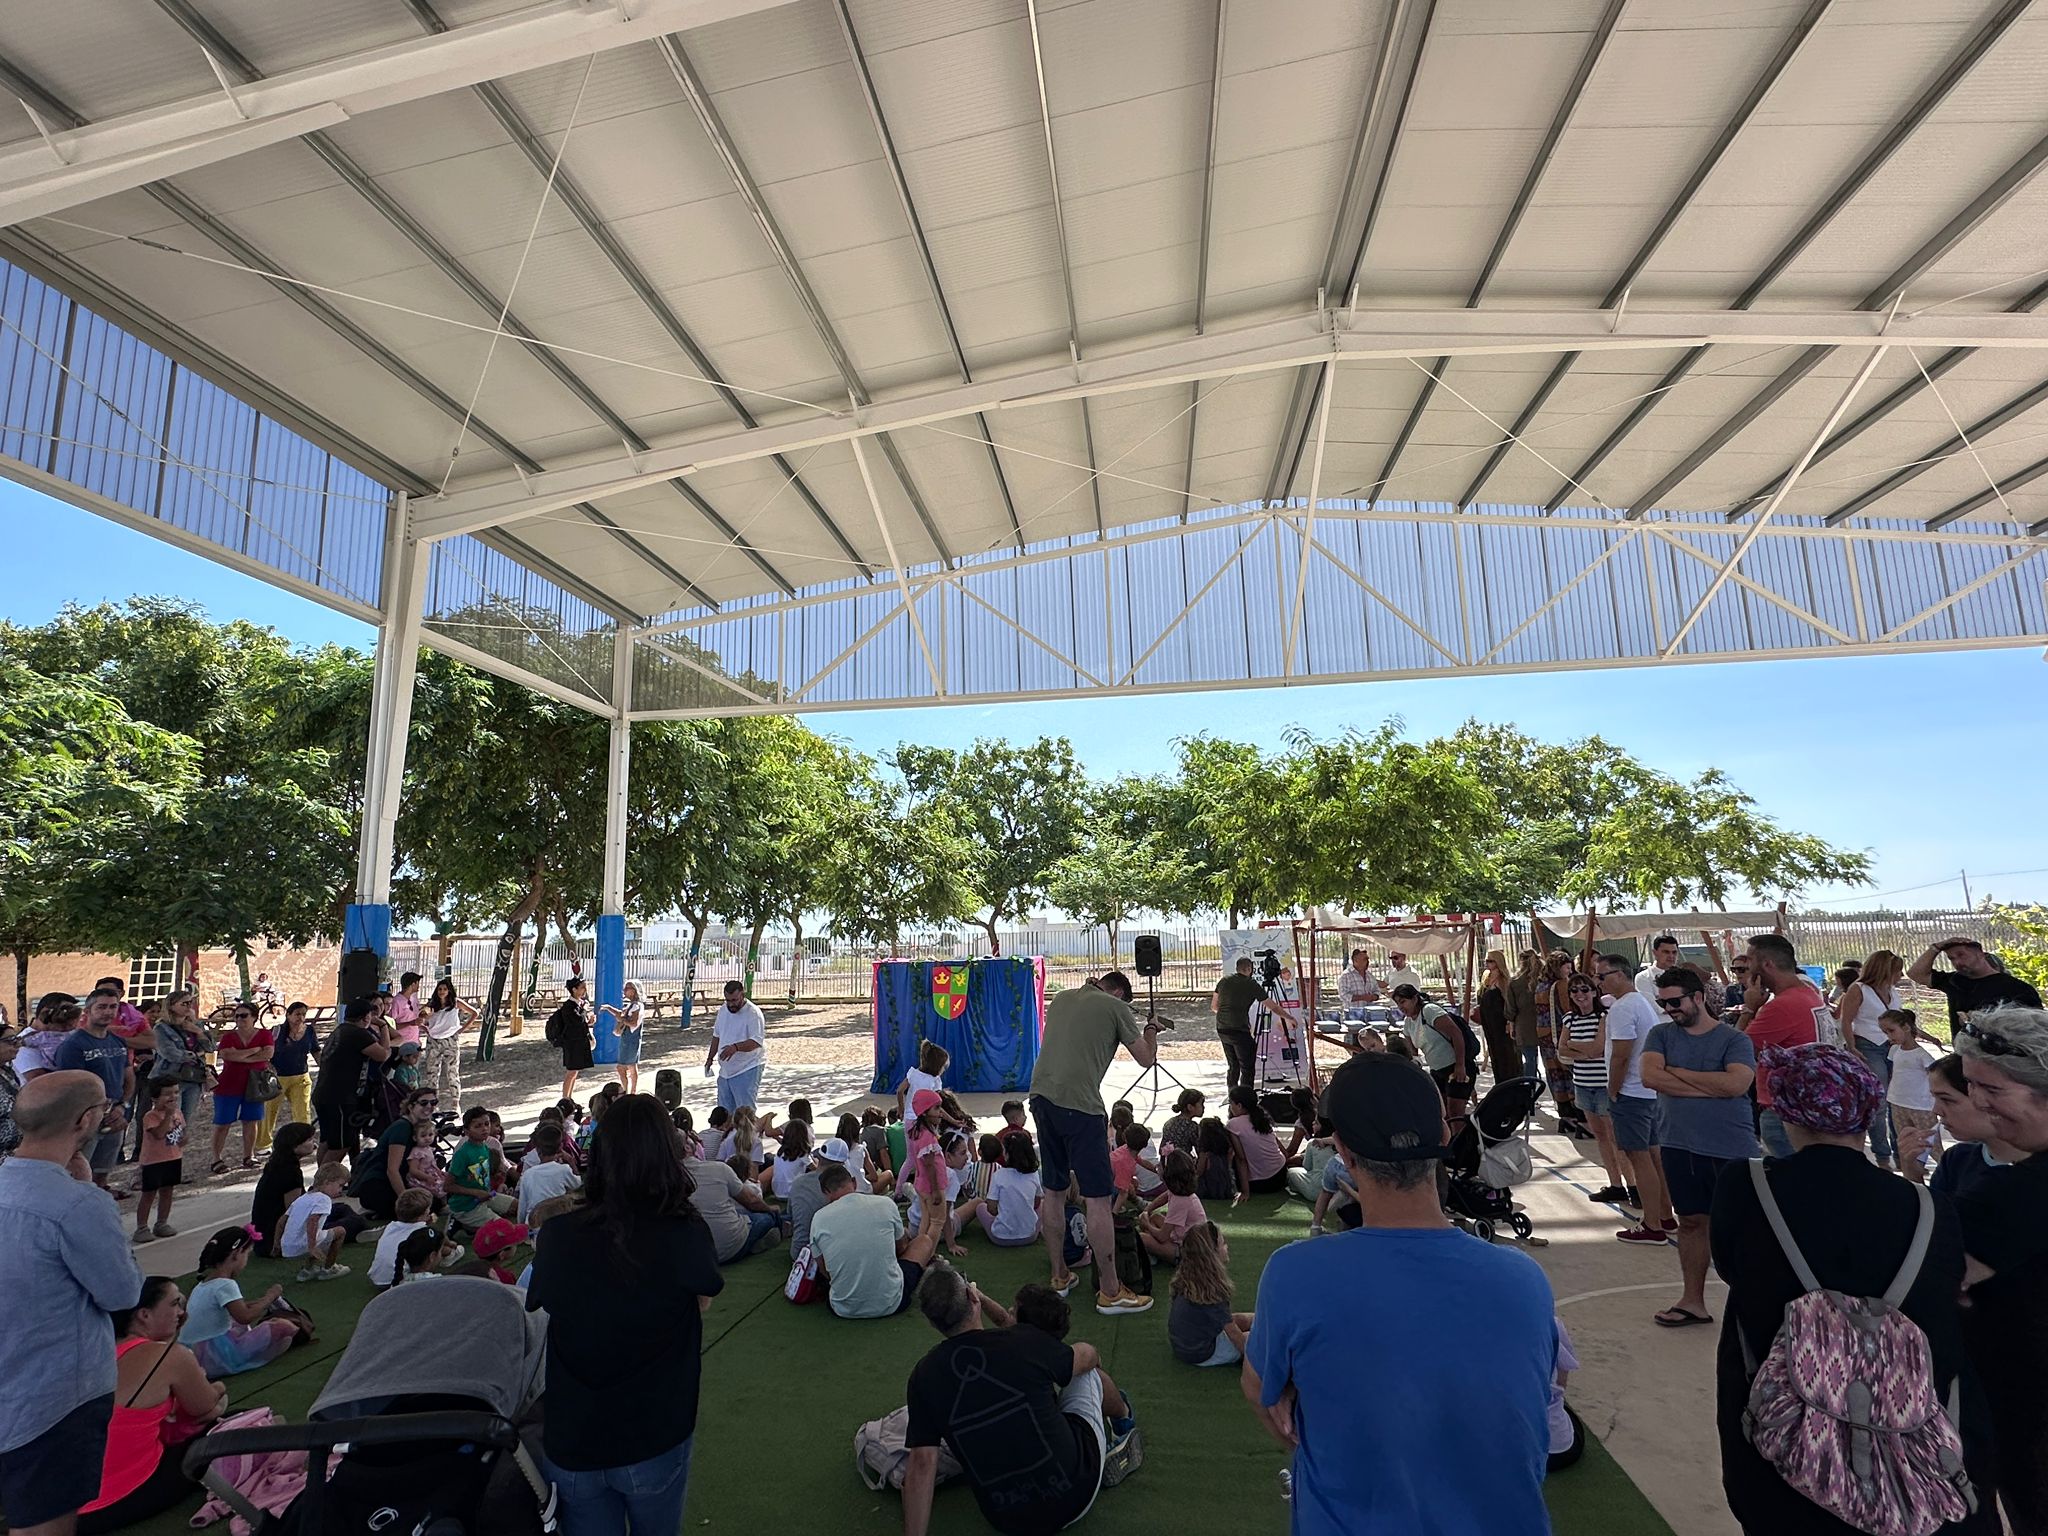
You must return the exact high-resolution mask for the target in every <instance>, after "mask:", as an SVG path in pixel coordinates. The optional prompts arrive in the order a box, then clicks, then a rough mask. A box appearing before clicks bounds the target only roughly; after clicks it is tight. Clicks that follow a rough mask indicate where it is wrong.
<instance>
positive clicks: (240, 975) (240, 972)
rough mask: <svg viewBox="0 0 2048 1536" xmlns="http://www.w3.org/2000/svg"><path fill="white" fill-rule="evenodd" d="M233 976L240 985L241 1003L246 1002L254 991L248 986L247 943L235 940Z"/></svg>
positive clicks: (242, 940)
mask: <svg viewBox="0 0 2048 1536" xmlns="http://www.w3.org/2000/svg"><path fill="white" fill-rule="evenodd" d="M234 952H235V976H236V979H237V980H239V981H240V982H241V983H242V1001H243V1002H245V1003H246V1002H248V1001H249V1000H250V999H251V998H252V997H254V996H255V995H256V994H255V991H254V990H253V989H252V988H251V987H250V985H249V941H248V940H247V939H237V940H235V942H234Z"/></svg>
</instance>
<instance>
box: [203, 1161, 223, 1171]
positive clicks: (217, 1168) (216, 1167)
mask: <svg viewBox="0 0 2048 1536" xmlns="http://www.w3.org/2000/svg"><path fill="white" fill-rule="evenodd" d="M206 1171H207V1172H208V1173H226V1172H227V1171H228V1165H227V1164H226V1163H225V1162H218V1163H215V1164H214V1165H213V1166H212V1167H211V1168H209V1169H207V1170H206Z"/></svg>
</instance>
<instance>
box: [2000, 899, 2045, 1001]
mask: <svg viewBox="0 0 2048 1536" xmlns="http://www.w3.org/2000/svg"><path fill="white" fill-rule="evenodd" d="M1992 912H1993V913H1994V915H1995V916H1996V918H1997V920H1998V922H2000V923H2001V924H2003V925H2005V926H2006V927H2009V928H2011V929H2012V930H2013V931H2014V932H2015V933H2016V934H2017V935H2018V938H2017V939H2015V940H2013V941H2011V942H2008V943H2003V944H1998V945H1996V946H1995V948H1996V949H1997V950H1998V958H1999V959H2001V960H2003V961H2004V962H2005V968H2006V969H2007V970H2008V971H2010V972H2012V974H2013V975H2015V976H2017V977H2019V979H2020V980H2021V981H2024V982H2026V983H2027V984H2028V985H2029V986H2031V987H2032V988H2033V989H2034V990H2035V991H2036V992H2039V993H2041V994H2042V995H2043V996H2044V997H2048V910H2044V909H2043V908H2041V907H2038V906H2029V907H2008V906H1994V907H1993V908H1992Z"/></svg>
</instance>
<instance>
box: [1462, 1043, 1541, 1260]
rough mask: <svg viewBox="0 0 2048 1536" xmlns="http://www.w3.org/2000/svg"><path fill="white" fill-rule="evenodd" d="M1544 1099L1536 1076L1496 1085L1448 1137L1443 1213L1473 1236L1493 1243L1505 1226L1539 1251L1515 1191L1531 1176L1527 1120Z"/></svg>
mask: <svg viewBox="0 0 2048 1536" xmlns="http://www.w3.org/2000/svg"><path fill="white" fill-rule="evenodd" d="M1542 1095H1543V1079H1542V1078H1540V1077H1516V1078H1510V1079H1509V1080H1508V1081H1507V1082H1504V1083H1496V1084H1495V1085H1494V1086H1493V1088H1492V1089H1491V1091H1489V1092H1488V1093H1487V1095H1486V1097H1485V1098H1483V1099H1481V1100H1480V1101H1479V1102H1478V1103H1477V1104H1476V1105H1474V1106H1473V1109H1472V1113H1471V1115H1470V1117H1469V1118H1468V1119H1467V1120H1466V1122H1465V1124H1464V1126H1463V1127H1462V1128H1461V1129H1460V1130H1459V1131H1458V1132H1457V1134H1455V1135H1454V1136H1452V1137H1451V1145H1450V1149H1449V1150H1448V1151H1447V1152H1446V1153H1445V1155H1444V1173H1445V1175H1446V1177H1447V1178H1448V1180H1449V1185H1448V1188H1447V1189H1446V1191H1445V1195H1444V1209H1445V1211H1446V1212H1448V1213H1449V1215H1450V1217H1451V1219H1452V1220H1453V1221H1455V1222H1456V1223H1457V1224H1458V1225H1459V1226H1461V1227H1463V1228H1464V1229H1465V1230H1466V1231H1467V1232H1470V1233H1471V1234H1472V1235H1473V1236H1475V1237H1480V1238H1484V1239H1485V1240H1486V1241H1487V1242H1489V1243H1490V1242H1492V1241H1493V1239H1494V1234H1495V1233H1496V1232H1498V1231H1499V1230H1500V1229H1501V1228H1503V1227H1505V1228H1507V1229H1508V1230H1509V1231H1510V1232H1512V1233H1513V1234H1514V1237H1515V1239H1516V1241H1518V1242H1524V1243H1528V1244H1530V1245H1531V1246H1532V1247H1542V1246H1544V1245H1545V1243H1546V1241H1547V1239H1544V1238H1540V1237H1537V1236H1536V1235H1535V1227H1534V1225H1533V1224H1532V1223H1531V1222H1530V1220H1529V1218H1528V1216H1527V1214H1526V1213H1525V1212H1523V1211H1522V1209H1521V1208H1520V1207H1519V1206H1517V1205H1516V1204H1515V1201H1514V1195H1513V1193H1512V1191H1513V1189H1514V1186H1515V1185H1517V1184H1523V1183H1526V1182H1527V1181H1528V1179H1529V1177H1530V1175H1531V1174H1532V1173H1533V1172H1534V1171H1535V1165H1534V1162H1533V1161H1532V1159H1531V1156H1530V1152H1529V1136H1528V1130H1529V1120H1530V1117H1531V1116H1533V1115H1534V1114H1535V1112H1536V1101H1537V1099H1539V1098H1541V1097H1542Z"/></svg>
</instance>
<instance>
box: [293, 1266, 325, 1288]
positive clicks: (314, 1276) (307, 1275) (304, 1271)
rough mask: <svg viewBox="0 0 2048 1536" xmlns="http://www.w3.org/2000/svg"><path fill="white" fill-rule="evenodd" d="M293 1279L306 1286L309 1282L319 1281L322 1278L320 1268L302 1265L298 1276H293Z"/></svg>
mask: <svg viewBox="0 0 2048 1536" xmlns="http://www.w3.org/2000/svg"><path fill="white" fill-rule="evenodd" d="M292 1278H293V1279H294V1280H297V1281H299V1282H300V1283H301V1284H304V1283H305V1282H306V1281H308V1280H318V1279H319V1278H320V1266H319V1265H317V1264H306V1265H302V1266H300V1269H299V1272H298V1273H297V1274H296V1275H293V1276H292Z"/></svg>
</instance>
